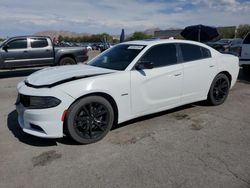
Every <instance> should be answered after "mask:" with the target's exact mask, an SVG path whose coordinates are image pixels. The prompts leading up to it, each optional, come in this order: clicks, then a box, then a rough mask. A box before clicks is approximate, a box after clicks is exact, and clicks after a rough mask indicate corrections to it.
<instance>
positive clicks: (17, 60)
mask: <svg viewBox="0 0 250 188" xmlns="http://www.w3.org/2000/svg"><path fill="white" fill-rule="evenodd" d="M6 46H7V48H6V49H5V50H4V49H1V51H2V52H1V54H2V58H3V62H4V67H5V68H12V67H23V66H27V65H29V60H28V59H29V57H28V43H27V39H26V38H21V39H13V40H11V41H9V42H8V43H7V44H6Z"/></svg>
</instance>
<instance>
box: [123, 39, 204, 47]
mask: <svg viewBox="0 0 250 188" xmlns="http://www.w3.org/2000/svg"><path fill="white" fill-rule="evenodd" d="M164 43H188V44H196V45H200V46H207V45H205V44H203V43H200V42H195V41H191V40H178V39H154V40H137V41H129V42H124V43H122V44H133V45H146V46H148V45H156V44H164Z"/></svg>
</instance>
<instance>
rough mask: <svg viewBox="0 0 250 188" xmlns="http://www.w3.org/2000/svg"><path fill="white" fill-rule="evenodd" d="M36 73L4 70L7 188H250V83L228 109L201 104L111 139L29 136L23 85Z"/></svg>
mask: <svg viewBox="0 0 250 188" xmlns="http://www.w3.org/2000/svg"><path fill="white" fill-rule="evenodd" d="M36 70H37V69H22V70H14V71H2V72H0V78H1V79H0V101H1V102H0V104H1V105H0V187H1V188H5V187H11V188H12V187H18V188H22V187H25V188H29V187H30V188H33V187H41V188H42V187H107V188H111V187H126V188H127V187H133V188H135V187H140V188H141V187H150V188H151V187H174V188H175V187H176V188H177V187H178V188H179V187H194V188H195V187H197V188H201V187H202V188H206V187H209V188H211V187H213V188H216V187H220V188H221V187H225V188H231V187H232V188H234V187H237V188H238V187H242V188H244V187H245V188H249V187H250V116H249V112H250V85H249V84H250V77H243V76H242V75H241V76H240V79H239V80H238V82H237V84H236V86H235V87H234V88H233V89H232V90H231V92H230V95H229V97H228V100H227V101H226V102H225V103H224V104H223V105H221V106H217V107H210V106H204V105H202V104H200V103H198V104H192V105H186V106H183V107H180V108H176V109H173V110H169V111H165V112H162V113H157V114H154V115H150V116H146V117H143V118H138V119H135V120H132V121H130V122H126V123H123V124H121V125H119V127H117V128H115V129H114V130H112V131H111V132H110V133H109V134H108V135H107V136H106V137H105V139H104V140H102V141H100V142H98V143H95V144H91V145H78V144H76V143H74V142H73V141H71V140H70V139H68V138H62V139H53V140H45V139H40V138H36V137H33V136H30V135H27V134H25V133H23V132H22V131H21V129H20V128H19V126H18V123H17V113H16V111H15V106H14V103H15V99H16V84H17V83H18V82H19V81H20V80H23V79H24V77H25V76H27V75H29V74H30V73H32V72H34V71H36Z"/></svg>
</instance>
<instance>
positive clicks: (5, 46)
mask: <svg viewBox="0 0 250 188" xmlns="http://www.w3.org/2000/svg"><path fill="white" fill-rule="evenodd" d="M9 47H10V46H9V45H8V44H6V45H4V46H3V50H4V51H6V52H7V51H8V49H9Z"/></svg>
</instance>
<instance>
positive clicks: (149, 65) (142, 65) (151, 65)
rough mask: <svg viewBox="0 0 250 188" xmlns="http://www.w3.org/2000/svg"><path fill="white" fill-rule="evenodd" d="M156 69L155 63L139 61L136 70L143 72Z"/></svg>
mask: <svg viewBox="0 0 250 188" xmlns="http://www.w3.org/2000/svg"><path fill="white" fill-rule="evenodd" d="M152 68H154V63H153V62H151V61H139V62H138V63H137V64H136V65H135V69H136V70H142V69H152Z"/></svg>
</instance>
